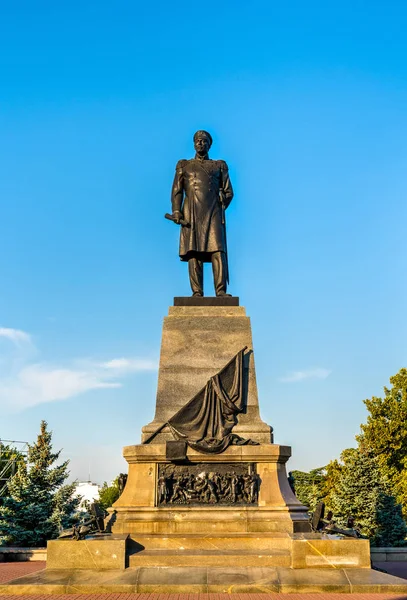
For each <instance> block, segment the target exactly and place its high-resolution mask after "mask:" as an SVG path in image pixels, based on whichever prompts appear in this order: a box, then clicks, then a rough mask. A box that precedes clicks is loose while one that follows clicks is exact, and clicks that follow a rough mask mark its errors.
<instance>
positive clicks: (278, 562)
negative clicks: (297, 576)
mask: <svg viewBox="0 0 407 600" xmlns="http://www.w3.org/2000/svg"><path fill="white" fill-rule="evenodd" d="M128 559H129V567H131V568H132V567H144V566H145V567H171V566H172V567H175V566H177V567H203V566H205V567H239V566H242V567H289V566H290V565H291V554H290V551H289V550H273V551H272V552H271V553H262V552H261V551H259V550H257V551H256V550H247V549H245V550H241V549H240V550H206V549H205V550H140V552H137V553H135V554H131V555H130V556H129V557H128Z"/></svg>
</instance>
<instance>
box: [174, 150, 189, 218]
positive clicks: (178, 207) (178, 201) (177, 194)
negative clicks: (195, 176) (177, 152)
mask: <svg viewBox="0 0 407 600" xmlns="http://www.w3.org/2000/svg"><path fill="white" fill-rule="evenodd" d="M185 162H186V161H185V160H179V161H178V163H177V166H176V168H175V177H174V183H173V184H172V192H171V204H172V215H173V217H175V218H181V219H182V203H183V200H184V169H183V167H184V164H185Z"/></svg>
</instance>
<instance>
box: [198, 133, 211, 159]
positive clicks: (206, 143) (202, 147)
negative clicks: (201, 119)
mask: <svg viewBox="0 0 407 600" xmlns="http://www.w3.org/2000/svg"><path fill="white" fill-rule="evenodd" d="M194 146H195V152H196V153H197V154H200V155H202V156H205V154H208V152H209V148H210V147H211V146H212V136H211V134H210V133H208V132H207V131H204V130H203V129H200V130H199V131H197V132H196V134H195V135H194Z"/></svg>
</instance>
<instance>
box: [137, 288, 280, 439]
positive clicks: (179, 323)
mask: <svg viewBox="0 0 407 600" xmlns="http://www.w3.org/2000/svg"><path fill="white" fill-rule="evenodd" d="M180 300H181V299H177V298H176V299H175V303H176V304H180ZM182 300H184V301H185V302H184V303H183V304H185V303H187V301H188V305H181V306H180V305H177V306H171V307H170V309H169V314H168V316H167V317H165V318H164V324H163V332H162V341H161V354H160V366H159V373H158V387H157V399H156V410H155V416H154V420H153V421H152V422H151V423H149V424H148V425H146V426H145V427H143V429H142V441H143V442H146V441H147V440H149V439H150V438H151V436H152V435H153V434H154V432H155V431H157V429H158V428H159V427H161V426H162V425H163V424H164V423H166V422H167V420H168V419H170V418H171V417H172V416H173V415H174V414H175V413H176V412H177V411H178V410H179V409H180V408H182V407H183V406H185V404H187V402H189V401H190V400H191V398H193V397H194V396H195V394H197V393H198V392H199V390H200V389H201V388H202V387H204V386H205V384H206V383H207V381H208V380H209V379H210V378H211V377H213V376H214V375H215V374H216V373H217V372H218V371H220V370H221V369H222V368H223V367H224V366H225V365H226V363H227V362H228V361H229V360H230V359H231V358H232V357H233V356H234V355H235V354H236V353H237V352H239V350H241V349H242V348H243V347H244V346H247V349H248V350H247V352H246V355H245V373H246V377H245V381H246V388H245V396H246V397H245V403H246V409H245V411H244V413H242V414H240V415H239V418H238V424H237V425H236V426H235V427H234V428H233V433H236V434H237V435H240V436H242V437H244V438H250V439H252V440H254V441H256V442H259V443H261V444H269V443H270V442H271V441H272V433H271V432H272V428H271V427H270V426H269V425H267V424H266V423H264V421H262V419H261V418H260V413H259V401H258V395H257V384H256V372H255V366H254V355H253V341H252V332H251V325H250V319H249V317H247V316H246V311H245V309H244V307H243V306H237V305H236V304H237V303H238V298H228V297H226V298H225V299H222V298H187V299H182ZM211 302H212V303H215V304H214V305H211ZM221 302H223V303H225V304H224V305H222V304H220V303H221ZM189 303H190V304H189ZM232 303H233V304H232ZM171 439H173V436H172V434H171V432H170V431H169V429H168V428H164V429H163V430H161V431H160V432H159V433H158V434H157V435H156V436H155V437H154V438H153V439H152V440H151V442H152V443H154V444H160V443H163V442H165V441H167V440H171Z"/></svg>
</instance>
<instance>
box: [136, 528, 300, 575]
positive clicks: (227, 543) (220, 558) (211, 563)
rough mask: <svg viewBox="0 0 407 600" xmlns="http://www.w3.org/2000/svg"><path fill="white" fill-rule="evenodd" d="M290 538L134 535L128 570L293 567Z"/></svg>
mask: <svg viewBox="0 0 407 600" xmlns="http://www.w3.org/2000/svg"><path fill="white" fill-rule="evenodd" d="M291 544H292V540H291V538H290V536H289V535H288V534H284V533H277V534H274V535H270V534H269V533H265V534H262V533H255V534H241V533H237V534H230V533H229V534H225V535H222V534H218V535H206V536H205V535H196V534H171V535H167V536H163V535H161V534H149V535H140V534H137V535H133V536H132V538H131V539H130V540H129V541H128V550H127V559H128V566H129V567H142V566H154V567H169V566H175V565H177V566H179V567H193V566H200V567H202V566H207V567H221V566H224V567H237V566H246V567H250V566H253V567H255V566H257V567H260V566H267V567H277V566H278V567H290V566H291Z"/></svg>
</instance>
